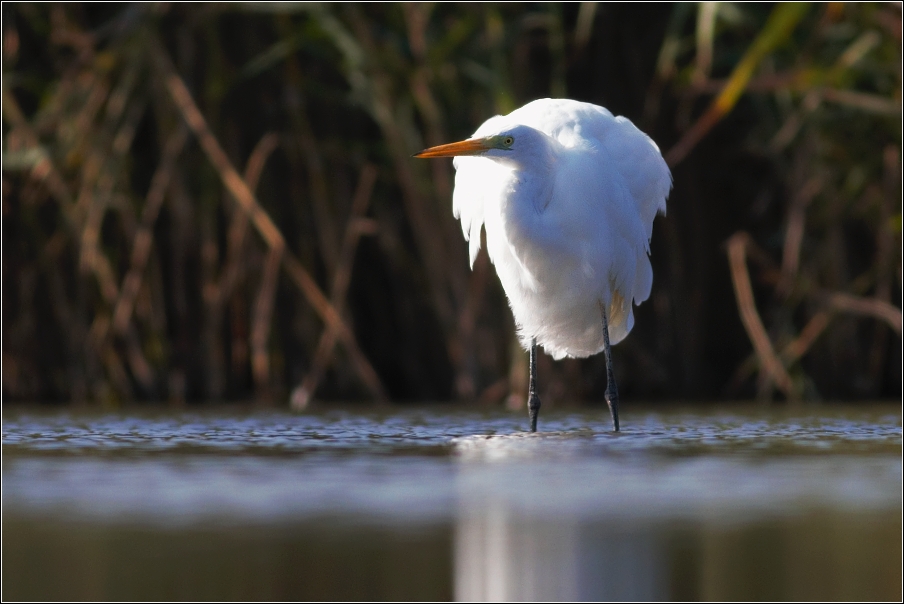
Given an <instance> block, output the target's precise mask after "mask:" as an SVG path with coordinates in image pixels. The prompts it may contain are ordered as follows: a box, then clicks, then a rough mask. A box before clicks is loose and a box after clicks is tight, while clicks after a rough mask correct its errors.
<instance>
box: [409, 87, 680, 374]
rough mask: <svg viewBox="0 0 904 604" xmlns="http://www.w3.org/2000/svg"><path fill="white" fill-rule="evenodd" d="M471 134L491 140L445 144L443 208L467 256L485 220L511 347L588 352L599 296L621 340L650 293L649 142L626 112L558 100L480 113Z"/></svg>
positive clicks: (596, 343)
mask: <svg viewBox="0 0 904 604" xmlns="http://www.w3.org/2000/svg"><path fill="white" fill-rule="evenodd" d="M475 139H480V140H483V141H487V140H488V141H492V143H487V142H484V143H481V144H482V145H483V147H482V148H481V150H480V151H479V152H477V151H473V150H472V151H469V152H468V154H467V155H464V156H462V155H460V154H459V153H455V155H458V156H457V157H456V158H455V168H456V175H455V192H454V195H453V212H454V215H455V217H456V218H458V219H459V220H461V227H462V231H463V232H464V236H465V239H466V240H468V241H470V255H471V264H472V265H473V263H474V259H475V258H476V256H477V252H478V251H479V249H480V230H481V228H484V229H485V230H486V240H487V252H488V253H489V256H490V260H491V261H492V262H493V264H494V265H495V267H496V272H497V273H498V275H499V279H500V281H501V282H502V287H503V288H504V289H505V293H506V295H507V296H508V300H509V304H510V305H511V308H512V312H513V313H514V316H515V322H516V323H517V325H518V333H519V337H520V339H521V343H522V345H523V346H524V347H525V348H529V346H530V343H531V339H532V338H536V340H537V343H538V344H540V345H541V346H543V348H544V349H545V350H546V352H547V353H549V354H550V355H552V356H553V358H556V359H560V358H562V357H566V356H570V357H586V356H590V355H593V354H596V353H598V352H600V351H601V350H603V348H604V340H603V329H602V321H601V314H600V304H603V305H605V308H606V309H607V314H608V322H609V336H610V340H611V343H612V344H615V343H617V342H619V341H621V340H622V339H624V338H625V336H627V335H628V333H629V332H630V331H631V328H632V327H633V326H634V312H633V304H640V303H641V302H643V301H644V300H646V299H647V298H648V297H649V295H650V288H651V287H652V283H653V270H652V267H651V266H650V260H649V257H648V254H649V251H650V249H649V242H650V237H651V235H652V232H653V219H654V218H655V216H656V214H657V213H660V212H661V213H665V200H666V197H667V196H668V193H669V190H670V188H671V184H672V178H671V174H670V173H669V169H668V166H667V165H666V163H665V161H664V160H663V159H662V155H661V154H660V152H659V148H658V147H657V146H656V144H655V143H654V142H653V141H652V140H651V139H650V137H648V136H647V135H646V134H644V133H643V132H641V131H640V130H638V129H637V127H636V126H634V124H632V123H631V121H630V120H628V119H626V118H624V117H614V116H613V115H612V114H611V113H610V112H609V111H607V110H606V109H604V108H603V107H599V106H597V105H592V104H590V103H581V102H578V101H572V100H567V99H541V100H537V101H534V102H532V103H529V104H527V105H525V106H524V107H521V108H520V109H517V110H515V111H513V112H511V113H510V114H508V115H505V116H496V117H493V118H490V119H488V120H487V121H486V122H484V123H483V125H481V126H480V128H478V129H477V131H476V132H475V133H474V135H473V136H472V138H471V139H470V141H466V142H469V143H470V147H475V146H476V143H474V142H473V141H475ZM509 143H510V144H509ZM463 144H464V143H454V145H459V146H461V145H463ZM446 147H452V145H447V146H446ZM470 147H469V148H470ZM436 149H440V148H436ZM425 153H426V152H425ZM451 154H452V153H451V152H446V153H436V154H435V155H434V156H443V155H451ZM423 156H425V157H426V156H429V155H423Z"/></svg>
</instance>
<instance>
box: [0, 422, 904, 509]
mask: <svg viewBox="0 0 904 604" xmlns="http://www.w3.org/2000/svg"><path fill="white" fill-rule="evenodd" d="M767 413H768V412H767V411H763V410H757V411H755V412H747V413H726V412H718V413H715V412H703V413H634V414H631V413H626V414H625V421H624V426H625V428H624V431H623V432H621V433H618V434H615V433H612V432H611V431H608V429H607V428H606V423H605V422H603V421H601V415H600V413H597V412H574V413H549V414H547V415H546V416H545V417H544V423H543V427H544V429H545V430H546V431H545V432H543V433H540V434H527V433H525V432H522V431H521V429H522V428H523V425H524V418H522V417H521V416H520V414H519V415H518V416H513V415H510V414H505V413H502V412H473V411H470V412H469V411H454V412H450V411H448V410H432V409H428V410H407V411H399V412H395V413H390V414H377V413H360V412H356V413H351V412H343V411H330V412H324V413H312V414H305V415H294V414H289V413H278V412H272V413H254V414H238V413H233V414H230V413H184V414H179V415H167V416H151V415H148V416H141V415H137V414H133V415H128V414H109V415H98V416H75V415H67V414H61V415H32V414H21V415H14V416H8V417H6V418H5V419H4V421H3V445H4V453H5V455H4V467H3V470H4V481H3V486H4V489H3V503H4V509H5V511H6V512H8V513H10V512H11V513H14V514H23V515H42V514H44V515H46V514H60V515H66V516H73V515H75V516H77V517H84V518H92V519H95V520H102V521H119V520H135V519H138V520H141V521H145V522H163V523H184V522H196V521H200V520H205V519H208V520H209V519H220V520H223V519H233V520H241V521H249V520H250V521H260V522H271V521H284V520H286V519H291V518H300V517H309V516H316V515H324V514H326V515H330V514H340V515H342V514H345V515H349V514H364V515H377V516H380V517H382V518H386V519H391V520H392V519H394V520H398V521H400V522H406V523H409V522H412V521H418V520H427V521H434V520H438V519H448V518H450V517H452V516H454V515H456V514H462V513H468V510H472V509H486V508H487V507H488V506H492V505H503V506H505V507H506V508H507V509H510V510H512V511H513V512H515V513H523V514H527V515H532V516H536V515H552V516H558V515H562V514H567V515H570V516H579V517H580V516H584V517H606V518H627V519H630V518H659V517H663V518H699V517H703V516H706V517H708V518H713V517H720V516H725V517H726V518H734V517H738V516H741V517H750V516H757V515H759V516H762V515H767V514H775V513H783V514H785V513H799V512H800V511H801V510H803V509H808V508H810V507H813V506H823V507H825V506H828V507H834V508H862V509H880V508H881V509H889V508H890V509H900V507H901V488H902V480H901V472H902V467H901V440H902V438H901V433H902V430H901V417H900V415H894V414H888V413H887V412H886V413H875V412H865V411H860V410H854V411H848V412H844V413H839V412H832V413H823V414H815V415H811V416H807V415H797V416H795V415H788V414H785V415H780V414H774V415H773V414H767ZM603 419H605V418H603Z"/></svg>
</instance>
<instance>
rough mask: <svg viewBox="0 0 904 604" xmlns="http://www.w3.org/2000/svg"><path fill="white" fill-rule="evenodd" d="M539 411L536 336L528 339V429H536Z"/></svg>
mask: <svg viewBox="0 0 904 604" xmlns="http://www.w3.org/2000/svg"><path fill="white" fill-rule="evenodd" d="M539 413H540V396H539V395H538V394H537V338H534V339H532V340H531V341H530V387H529V388H528V392H527V414H528V416H529V417H530V431H531V432H536V431H537V415H538V414H539Z"/></svg>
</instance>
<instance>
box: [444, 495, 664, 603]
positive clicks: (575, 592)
mask: <svg viewBox="0 0 904 604" xmlns="http://www.w3.org/2000/svg"><path fill="white" fill-rule="evenodd" d="M487 503H488V504H487V505H486V506H483V507H479V506H472V507H471V508H470V509H469V510H467V511H463V512H462V513H461V514H460V515H459V517H458V520H457V522H456V526H455V599H456V600H459V601H518V602H521V601H566V602H567V601H582V600H607V601H651V600H664V599H668V591H667V589H666V588H667V585H666V584H665V582H664V576H665V575H666V573H667V568H666V560H665V559H664V558H663V554H662V551H661V548H660V547H659V543H658V542H657V539H656V536H655V534H654V532H653V527H650V526H648V527H645V529H637V530H634V531H620V530H618V529H616V528H614V527H611V526H593V525H591V524H588V523H581V522H576V521H574V520H570V521H569V520H567V519H563V520H562V521H559V522H551V521H548V520H545V519H538V518H533V519H532V518H526V517H518V516H517V515H516V514H513V513H512V510H511V509H507V508H506V506H505V505H504V504H503V503H501V502H499V501H496V502H487Z"/></svg>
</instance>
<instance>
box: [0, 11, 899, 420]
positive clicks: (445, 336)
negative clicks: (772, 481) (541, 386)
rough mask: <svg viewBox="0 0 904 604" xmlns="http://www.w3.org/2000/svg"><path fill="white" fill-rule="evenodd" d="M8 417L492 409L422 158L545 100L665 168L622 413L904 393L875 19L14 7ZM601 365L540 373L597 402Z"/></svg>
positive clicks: (472, 311)
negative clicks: (585, 104)
mask: <svg viewBox="0 0 904 604" xmlns="http://www.w3.org/2000/svg"><path fill="white" fill-rule="evenodd" d="M2 10H3V120H4V121H3V227H2V228H3V244H2V245H3V248H2V249H3V294H2V295H3V319H2V320H3V396H4V400H39V401H49V402H50V401H60V402H65V401H73V402H84V401H95V402H98V403H101V404H105V405H116V404H119V403H122V402H126V401H132V400H144V401H153V400H168V401H170V402H171V403H173V404H181V403H183V402H185V401H199V400H218V401H219V400H242V399H248V398H255V399H257V400H259V401H262V402H267V401H269V402H276V403H278V404H288V402H289V401H290V402H291V405H292V406H294V407H295V408H304V407H305V406H306V405H308V404H309V402H310V401H311V400H314V399H324V400H338V399H342V400H355V399H362V400H363V399H368V400H375V401H386V400H439V399H457V400H478V401H482V402H484V403H487V404H495V403H500V402H502V401H505V400H508V401H510V402H512V403H514V405H516V406H519V405H521V404H523V397H524V389H525V387H526V384H525V381H526V378H525V376H524V375H523V371H524V366H525V359H524V358H523V357H524V355H523V353H522V351H520V348H518V346H517V344H516V343H515V338H514V326H513V325H512V322H511V317H510V313H509V312H508V309H507V308H506V301H505V297H504V294H503V293H502V291H501V288H500V287H499V285H498V283H497V281H496V279H495V277H494V276H493V274H492V273H493V271H492V267H491V265H490V263H489V260H488V258H487V257H486V255H485V253H483V252H482V253H481V255H480V256H479V257H478V259H477V261H476V262H475V265H474V270H473V271H471V270H469V269H468V265H467V249H466V245H465V243H464V241H463V239H462V237H461V234H460V230H459V226H458V224H457V223H456V221H455V220H454V219H453V218H452V216H451V211H450V205H451V204H450V198H451V191H452V187H453V177H454V175H453V171H452V167H451V164H450V163H446V162H416V161H412V160H411V158H410V156H411V154H412V153H413V152H415V151H417V150H419V149H422V148H424V147H425V146H429V145H435V144H439V143H442V142H448V141H451V140H458V139H461V138H464V137H466V136H468V135H469V134H470V133H471V132H472V131H473V130H474V129H475V128H476V126H477V125H479V124H480V123H481V122H482V121H483V120H484V119H486V118H487V117H489V116H490V115H493V114H495V113H502V112H507V111H510V110H511V109H513V108H515V107H517V106H519V105H521V104H523V103H524V102H527V101H529V100H532V99H534V98H538V97H543V96H550V95H552V96H568V97H572V98H577V99H580V100H586V101H590V102H595V103H598V104H601V105H604V106H606V107H608V108H609V109H611V110H612V111H613V112H614V113H616V114H622V115H626V116H627V117H629V118H630V119H632V120H633V121H635V123H637V124H638V125H639V126H640V127H642V128H643V129H644V130H645V131H647V132H648V133H649V134H650V135H651V136H652V137H653V139H654V140H656V141H657V142H658V143H659V145H660V147H661V148H662V150H663V152H664V154H665V156H666V158H667V159H668V161H669V163H670V165H671V166H672V169H673V174H674V178H675V188H674V190H673V193H672V197H671V198H670V200H669V213H668V216H667V217H665V218H660V219H658V220H657V224H656V226H655V228H654V237H653V255H652V259H653V263H654V272H655V275H656V278H655V281H654V288H653V296H652V298H651V300H650V301H648V302H647V303H645V304H644V305H642V306H641V307H639V308H638V311H637V325H636V327H635V332H634V333H633V334H632V336H631V337H630V338H628V339H627V340H626V341H625V343H624V344H622V345H620V346H619V347H618V348H617V349H616V354H617V355H618V356H619V357H620V359H619V363H618V366H617V368H618V370H619V372H620V375H618V383H619V385H620V386H621V387H622V388H623V391H624V394H625V396H626V397H631V398H633V399H668V400H674V399H687V398H717V397H729V398H749V397H751V396H758V397H760V398H762V399H764V400H771V399H772V398H774V397H775V396H776V395H778V397H779V398H780V399H783V400H790V401H797V400H804V399H807V400H814V399H874V398H881V397H900V395H901V339H900V338H901V311H900V308H901V287H902V272H901V271H902V269H901V8H900V5H895V4H836V3H829V4H814V5H808V4H778V5H774V6H763V5H734V4H722V3H702V4H699V5H696V6H695V5H689V4H677V5H668V6H647V5H642V6H633V5H607V4H600V5H597V4H596V3H582V4H580V5H557V4H552V5H493V4H486V5H445V4H437V5H433V4H401V5H392V4H376V5H374V4H368V5H355V4H351V5H320V4H281V5H270V4H266V5H250V4H248V5H220V4H212V5H179V4H172V5H170V4H160V5H149V4H136V5H127V6H122V5H105V4H97V5H92V4H66V5H32V4H28V3H4V4H3V8H2ZM601 363H602V361H601V360H600V359H595V358H594V359H587V360H580V361H577V360H569V361H564V362H562V363H555V364H554V363H552V362H550V361H549V359H541V363H540V371H541V372H542V374H543V375H544V382H545V383H546V384H547V388H548V389H549V392H548V394H547V397H546V398H545V399H544V400H559V401H563V400H575V399H584V400H592V401H595V400H601V398H602V390H603V388H604V387H605V379H604V375H605V371H604V368H603V366H602V364H601Z"/></svg>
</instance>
